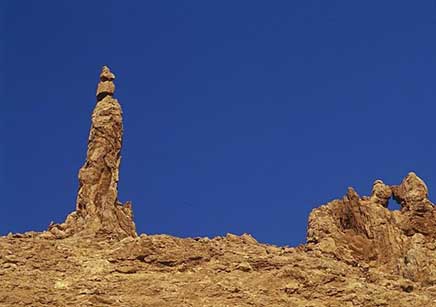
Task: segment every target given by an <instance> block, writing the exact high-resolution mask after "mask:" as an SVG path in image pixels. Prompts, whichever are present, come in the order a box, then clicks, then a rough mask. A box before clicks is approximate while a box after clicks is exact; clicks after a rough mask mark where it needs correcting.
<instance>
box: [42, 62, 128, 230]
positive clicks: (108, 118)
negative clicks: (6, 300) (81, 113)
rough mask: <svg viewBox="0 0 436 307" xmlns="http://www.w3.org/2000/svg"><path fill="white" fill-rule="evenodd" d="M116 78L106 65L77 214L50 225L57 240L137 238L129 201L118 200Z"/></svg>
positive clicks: (120, 124) (119, 124) (119, 142)
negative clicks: (79, 236) (70, 238)
mask: <svg viewBox="0 0 436 307" xmlns="http://www.w3.org/2000/svg"><path fill="white" fill-rule="evenodd" d="M114 79H115V75H114V74H113V73H112V72H111V71H110V69H109V68H108V67H107V66H104V67H103V69H102V71H101V74H100V82H99V83H98V86H97V93H96V96H97V105H96V107H95V109H94V111H93V113H92V125H91V130H90V133H89V139H88V151H87V156H86V161H85V164H84V165H83V166H82V168H81V169H80V171H79V191H78V195H77V201H76V211H75V212H73V213H71V214H70V215H69V216H68V217H67V219H66V221H65V223H63V224H60V225H59V224H53V225H51V226H50V228H49V230H50V232H51V233H52V234H54V235H56V236H57V237H66V236H70V235H74V234H84V235H105V236H112V237H126V236H136V231H135V224H134V223H133V219H132V210H131V204H130V202H127V203H126V204H125V205H122V204H121V203H120V202H119V201H118V187H117V186H118V178H119V176H118V174H119V167H120V160H121V155H120V151H121V145H122V137H123V122H122V110H121V106H120V104H119V103H118V100H117V99H115V98H113V94H114V92H115V84H114V82H113V80H114Z"/></svg>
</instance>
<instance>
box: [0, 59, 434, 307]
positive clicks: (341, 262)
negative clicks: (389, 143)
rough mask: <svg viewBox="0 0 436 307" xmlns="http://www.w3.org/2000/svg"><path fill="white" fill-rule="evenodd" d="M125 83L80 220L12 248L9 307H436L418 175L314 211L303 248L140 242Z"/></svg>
mask: <svg viewBox="0 0 436 307" xmlns="http://www.w3.org/2000/svg"><path fill="white" fill-rule="evenodd" d="M114 79H115V76H114V74H113V73H112V72H111V71H110V70H109V68H108V67H106V66H105V67H103V70H102V72H101V74H100V82H99V84H98V87H97V95H96V96H97V104H96V107H95V109H94V112H93V115H92V125H91V131H90V134H89V141H88V151H87V158H86V161H85V164H84V165H83V167H82V168H81V169H80V171H79V191H78V195H77V202H76V210H75V211H74V212H73V213H71V214H70V215H68V217H67V218H66V220H65V222H64V223H61V224H51V225H50V226H49V229H48V230H47V231H45V232H41V233H39V232H27V233H25V234H9V235H8V236H6V237H1V238H0V306H2V307H3V306H8V307H10V306H312V307H316V306H324V307H330V306H348V307H351V306H365V307H367V306H395V307H397V306H399V307H401V306H404V307H406V306H436V238H435V237H436V216H435V215H436V211H435V206H434V205H433V204H432V203H431V201H430V200H429V199H428V189H427V186H426V185H425V183H424V182H423V181H422V180H421V179H420V178H419V177H418V176H416V174H414V173H409V174H408V175H407V176H406V177H405V178H404V180H403V181H402V182H401V184H400V185H398V186H389V185H386V184H384V183H383V182H382V181H381V180H376V181H375V182H374V184H373V189H372V193H371V195H370V196H363V197H360V196H359V195H358V194H357V193H356V191H354V190H353V189H352V188H349V189H348V191H347V193H346V195H345V196H344V197H343V198H342V199H339V200H334V201H332V202H329V203H327V204H326V205H323V206H320V207H319V208H316V209H314V210H313V211H312V213H311V214H310V216H309V224H308V229H307V243H306V244H304V245H301V246H298V247H295V248H289V247H277V246H273V245H268V244H261V243H258V242H257V241H256V240H255V239H254V238H253V237H251V236H250V235H247V234H244V235H242V236H235V235H231V234H228V235H227V236H225V237H216V238H213V239H209V238H186V239H182V238H176V237H172V236H166V235H152V236H148V235H145V234H142V235H140V236H137V234H136V231H135V224H134V222H133V218H132V209H131V205H130V203H126V204H124V205H123V204H121V203H120V202H119V201H118V190H117V184H118V178H119V166H120V150H121V145H122V134H123V128H122V111H121V107H120V105H119V103H118V101H117V100H116V99H114V98H113V94H114V91H115V85H114V83H113V80H114ZM390 199H395V200H396V201H397V202H398V203H399V204H400V207H401V209H400V210H394V211H392V210H389V209H388V203H389V200H390ZM35 281H36V282H35Z"/></svg>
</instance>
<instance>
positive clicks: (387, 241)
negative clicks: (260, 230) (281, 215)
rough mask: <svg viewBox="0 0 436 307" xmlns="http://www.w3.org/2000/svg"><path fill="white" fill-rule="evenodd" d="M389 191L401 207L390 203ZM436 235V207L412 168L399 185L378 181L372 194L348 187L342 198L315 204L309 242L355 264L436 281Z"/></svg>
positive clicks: (431, 281) (420, 279)
mask: <svg viewBox="0 0 436 307" xmlns="http://www.w3.org/2000/svg"><path fill="white" fill-rule="evenodd" d="M391 197H393V198H394V199H395V200H396V201H398V202H399V204H400V206H401V210H394V211H391V210H389V209H388V208H387V204H388V201H389V199H390V198H391ZM435 236H436V207H435V206H434V205H433V204H432V203H431V202H430V200H429V199H428V189H427V186H426V185H425V183H424V182H423V181H422V180H421V179H420V178H419V177H418V176H416V174H415V173H409V174H408V175H407V176H406V177H405V178H404V180H403V181H402V183H401V184H400V185H398V186H387V185H385V184H384V183H383V182H382V181H381V180H377V181H375V182H374V185H373V191H372V194H371V196H370V197H359V195H358V194H357V193H356V192H355V191H354V190H353V189H352V188H349V189H348V192H347V194H346V195H345V196H344V198H343V199H340V200H334V201H332V202H330V203H328V204H327V205H324V206H321V207H319V208H317V209H315V210H313V211H312V213H311V214H310V217H309V226H308V231H307V242H308V247H310V248H314V249H319V250H320V251H321V252H323V253H325V254H330V255H333V256H334V257H335V258H337V259H339V260H341V261H344V262H346V263H349V264H351V265H353V264H355V265H357V264H359V265H363V264H365V265H368V266H376V267H378V268H379V269H380V270H383V271H384V272H387V273H391V274H395V275H400V276H402V277H407V278H408V279H410V280H414V281H419V282H424V283H427V284H433V283H435V284H436V252H435V248H436V241H435Z"/></svg>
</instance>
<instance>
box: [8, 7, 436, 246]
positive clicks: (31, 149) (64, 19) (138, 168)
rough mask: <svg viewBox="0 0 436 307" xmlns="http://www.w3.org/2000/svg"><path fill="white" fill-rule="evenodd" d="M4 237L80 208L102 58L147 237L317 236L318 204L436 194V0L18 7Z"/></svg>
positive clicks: (294, 239)
mask: <svg viewBox="0 0 436 307" xmlns="http://www.w3.org/2000/svg"><path fill="white" fill-rule="evenodd" d="M0 8H1V12H2V16H1V22H2V27H1V36H0V39H1V40H0V44H1V49H0V50H1V56H0V58H1V62H0V78H1V79H0V82H1V83H0V84H1V92H0V102H1V117H0V119H1V127H0V128H1V133H0V137H1V139H0V146H1V147H0V192H1V213H0V234H6V233H7V232H9V231H12V232H23V231H26V230H42V229H44V228H46V227H47V225H48V224H49V222H50V221H51V220H53V221H56V222H61V221H63V219H64V218H65V216H66V215H67V214H68V213H69V212H71V211H72V210H74V206H75V197H76V192H77V187H78V182H77V172H78V170H79V168H80V167H81V166H82V164H83V162H84V159H85V153H86V142H87V137H88V129H89V127H90V115H91V112H92V109H93V107H94V105H95V98H94V95H95V88H96V84H97V81H98V73H99V70H100V68H101V66H102V65H104V64H107V65H109V66H110V67H111V68H112V70H113V71H114V72H115V74H116V75H117V80H116V85H117V91H116V97H117V98H118V99H119V101H120V103H121V104H122V106H123V109H124V128H125V139H124V148H123V153H122V156H123V159H122V168H121V178H120V180H121V181H120V184H119V188H120V199H121V200H122V201H126V200H132V201H133V205H134V213H135V221H136V224H137V228H138V231H139V232H141V233H142V232H145V233H149V234H154V233H167V234H172V235H177V236H210V237H212V236H216V235H223V234H226V233H227V232H232V233H237V234H240V233H243V232H248V233H251V234H253V235H254V236H255V237H256V238H257V239H258V240H259V241H262V242H269V243H275V244H281V245H285V244H287V245H295V244H298V243H301V242H303V241H304V237H305V231H306V221H307V217H308V214H309V212H310V210H311V209H312V208H314V207H316V206H318V205H320V204H322V203H325V202H327V201H329V200H331V199H334V198H338V197H342V195H343V194H344V193H345V191H346V188H347V187H348V186H354V187H355V188H356V189H357V191H358V192H359V193H361V194H363V195H364V194H368V193H369V191H370V188H371V185H372V182H373V181H374V179H376V178H382V179H383V180H384V181H385V182H387V183H390V184H395V183H399V182H400V181H401V179H402V178H403V176H404V175H406V174H407V172H408V171H410V170H414V171H416V172H417V174H418V175H420V176H421V177H422V178H423V179H424V180H425V181H426V182H427V183H428V185H429V187H430V190H431V191H430V192H432V191H434V189H436V172H435V170H436V136H435V128H434V126H435V114H436V78H435V77H436V39H435V37H436V4H435V1H430V0H427V1H424V0H422V1H398V0H396V1H346V0H344V1H322V0H319V1H308V0H304V1H303V0H302V1H59V0H57V1H26V2H23V1H13V0H9V1H2V2H1V7H0Z"/></svg>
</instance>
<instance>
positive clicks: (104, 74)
mask: <svg viewBox="0 0 436 307" xmlns="http://www.w3.org/2000/svg"><path fill="white" fill-rule="evenodd" d="M114 79H115V75H114V74H113V73H112V72H111V70H110V68H109V67H108V66H106V65H104V66H103V67H102V69H101V73H100V80H101V81H113V80H114Z"/></svg>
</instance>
